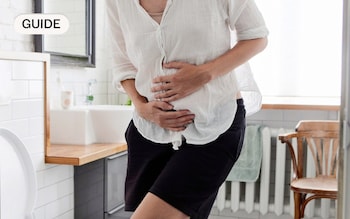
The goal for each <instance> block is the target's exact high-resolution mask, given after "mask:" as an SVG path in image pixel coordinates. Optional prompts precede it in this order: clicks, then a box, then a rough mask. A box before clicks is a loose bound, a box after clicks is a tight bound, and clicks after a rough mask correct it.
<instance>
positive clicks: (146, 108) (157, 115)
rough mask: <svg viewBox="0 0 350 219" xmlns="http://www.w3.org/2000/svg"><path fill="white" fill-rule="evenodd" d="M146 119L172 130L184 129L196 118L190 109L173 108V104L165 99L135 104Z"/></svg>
mask: <svg viewBox="0 0 350 219" xmlns="http://www.w3.org/2000/svg"><path fill="white" fill-rule="evenodd" d="M135 107H136V110H137V112H138V113H139V115H140V116H141V117H143V118H144V119H146V120H148V121H151V122H153V123H156V124H157V125H159V126H160V127H162V128H165V129H168V130H171V131H183V130H185V129H186V127H187V125H188V124H191V123H192V122H193V119H194V114H192V113H191V112H190V111H189V110H177V111H175V110H173V106H172V105H171V104H169V103H166V102H163V101H151V102H147V103H142V104H138V106H135Z"/></svg>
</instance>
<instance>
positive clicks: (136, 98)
mask: <svg viewBox="0 0 350 219" xmlns="http://www.w3.org/2000/svg"><path fill="white" fill-rule="evenodd" d="M121 85H122V86H123V88H124V90H125V92H126V93H127V94H128V96H129V98H130V99H131V101H132V102H133V104H134V105H135V107H138V105H140V104H142V103H147V102H148V101H147V99H146V98H145V97H143V96H141V95H140V94H139V93H138V92H137V90H136V87H135V80H134V79H128V80H124V81H121Z"/></svg>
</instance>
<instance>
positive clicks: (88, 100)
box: [85, 79, 97, 105]
mask: <svg viewBox="0 0 350 219" xmlns="http://www.w3.org/2000/svg"><path fill="white" fill-rule="evenodd" d="M96 83H97V80H96V79H90V80H89V81H88V85H87V86H88V87H87V95H86V100H85V102H86V104H88V105H91V104H92V102H93V101H94V95H93V92H92V85H94V84H96Z"/></svg>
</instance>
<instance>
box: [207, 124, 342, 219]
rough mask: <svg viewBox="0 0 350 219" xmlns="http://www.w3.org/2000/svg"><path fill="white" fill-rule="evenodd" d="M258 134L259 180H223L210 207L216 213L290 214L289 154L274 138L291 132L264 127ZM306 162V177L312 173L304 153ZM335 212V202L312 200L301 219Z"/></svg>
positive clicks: (292, 204) (310, 162)
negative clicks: (260, 143) (260, 146)
mask: <svg viewBox="0 0 350 219" xmlns="http://www.w3.org/2000/svg"><path fill="white" fill-rule="evenodd" d="M261 131H262V137H263V156H262V163H261V172H260V177H259V179H258V180H257V182H254V183H251V182H247V183H244V182H230V181H226V182H225V183H224V184H223V185H222V186H221V187H220V190H219V193H218V196H217V199H216V202H215V204H214V207H216V208H217V209H218V211H219V212H220V211H222V210H224V209H229V210H230V211H231V212H232V214H233V215H234V213H235V212H237V211H242V210H243V211H246V212H247V213H248V214H249V213H252V212H253V211H255V212H256V211H258V212H260V214H261V215H265V214H267V213H273V214H275V215H277V216H280V215H291V216H293V215H294V200H293V195H292V193H291V191H290V189H289V182H290V178H291V172H292V169H291V162H290V157H289V151H287V150H288V149H287V147H286V146H285V145H283V144H282V143H281V142H280V141H279V140H278V138H277V136H278V134H279V133H286V132H291V131H293V130H285V129H282V128H281V129H276V128H268V127H264V128H262V129H261ZM247 146H248V145H247ZM252 147H253V146H252ZM309 155H310V157H309ZM307 159H308V162H307V167H306V171H307V174H308V173H311V172H314V167H313V163H312V160H311V159H312V158H311V154H310V153H308V156H307ZM308 175H309V176H311V175H310V174H308ZM335 211H336V210H335V201H333V200H328V199H322V200H316V201H311V202H310V203H309V204H308V205H307V207H306V210H305V217H306V218H312V217H321V218H323V219H329V218H334V215H335Z"/></svg>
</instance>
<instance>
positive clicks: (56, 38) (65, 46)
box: [34, 0, 95, 67]
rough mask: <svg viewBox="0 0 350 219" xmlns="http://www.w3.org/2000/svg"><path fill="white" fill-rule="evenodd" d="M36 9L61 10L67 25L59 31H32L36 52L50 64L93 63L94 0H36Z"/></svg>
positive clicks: (38, 10)
mask: <svg viewBox="0 0 350 219" xmlns="http://www.w3.org/2000/svg"><path fill="white" fill-rule="evenodd" d="M35 13H45V14H62V15H64V16H66V17H67V18H68V20H69V23H70V25H69V29H68V31H67V32H65V33H64V34H61V35H35V36H34V42H35V43H34V44H35V51H36V52H44V53H50V54H51V64H53V65H70V66H81V67H95V0H35Z"/></svg>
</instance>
